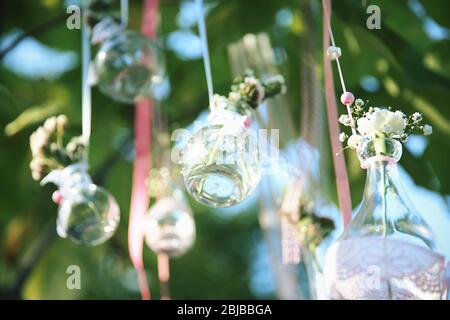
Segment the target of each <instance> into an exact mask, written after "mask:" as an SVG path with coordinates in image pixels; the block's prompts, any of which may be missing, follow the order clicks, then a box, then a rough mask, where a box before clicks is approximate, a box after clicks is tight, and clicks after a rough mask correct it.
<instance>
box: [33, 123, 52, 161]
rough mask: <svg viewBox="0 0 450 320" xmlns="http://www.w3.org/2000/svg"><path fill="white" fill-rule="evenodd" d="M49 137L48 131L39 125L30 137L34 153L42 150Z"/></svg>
mask: <svg viewBox="0 0 450 320" xmlns="http://www.w3.org/2000/svg"><path fill="white" fill-rule="evenodd" d="M48 139H49V136H48V133H47V132H46V131H45V129H44V128H43V127H39V128H38V129H37V130H36V132H34V133H33V134H32V135H31V137H30V148H31V153H32V154H33V155H38V154H40V153H41V152H42V148H43V147H44V146H45V145H46V144H47V142H48Z"/></svg>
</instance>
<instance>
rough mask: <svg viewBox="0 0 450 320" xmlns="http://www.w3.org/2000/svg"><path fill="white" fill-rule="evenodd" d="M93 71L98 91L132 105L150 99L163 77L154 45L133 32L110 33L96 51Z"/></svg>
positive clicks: (162, 66)
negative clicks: (143, 99) (141, 99)
mask: <svg viewBox="0 0 450 320" xmlns="http://www.w3.org/2000/svg"><path fill="white" fill-rule="evenodd" d="M94 70H95V76H96V78H97V82H98V85H99V89H100V91H101V92H102V93H104V94H105V95H107V96H109V97H110V98H112V99H114V100H116V101H119V102H123V103H133V102H134V101H135V99H136V98H142V97H144V98H145V97H151V96H152V95H153V92H154V90H155V88H156V86H157V85H159V84H160V83H161V81H162V78H163V74H164V59H163V56H162V53H161V49H160V48H159V46H158V45H157V43H156V42H155V41H154V40H152V39H149V38H147V37H144V36H143V35H141V34H139V33H137V32H134V31H123V32H118V33H116V34H113V35H112V36H111V37H110V38H108V39H107V40H105V41H104V42H103V43H102V44H101V47H100V49H99V51H98V52H97V55H96V57H95V61H94Z"/></svg>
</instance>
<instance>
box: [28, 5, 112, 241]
mask: <svg viewBox="0 0 450 320" xmlns="http://www.w3.org/2000/svg"><path fill="white" fill-rule="evenodd" d="M87 17H88V15H87V12H86V11H83V28H82V32H81V40H82V41H81V42H82V43H81V44H82V80H81V82H82V90H81V91H82V135H81V136H80V137H74V138H72V139H71V140H70V142H68V143H67V145H66V146H64V131H65V128H66V125H67V118H66V117H65V116H64V115H60V116H58V117H51V118H49V119H47V120H46V121H45V123H44V125H43V126H41V127H39V128H38V129H37V131H36V132H34V133H33V134H32V135H31V138H30V147H31V151H32V155H33V160H32V161H31V164H30V167H31V169H32V175H33V178H34V179H35V180H41V179H42V180H41V185H45V184H47V183H53V184H55V185H56V186H57V187H58V190H57V191H55V192H54V194H53V197H52V198H53V201H54V202H56V203H57V204H58V205H59V208H58V218H57V232H58V234H59V235H60V236H61V237H63V238H69V239H71V240H72V241H73V242H75V243H78V244H82V245H87V246H94V245H98V244H101V243H103V242H105V241H106V240H108V239H109V238H110V237H112V235H113V234H114V233H115V231H116V229H117V227H118V225H119V220H120V209H119V206H118V205H117V202H116V200H115V199H114V197H113V196H112V195H111V194H110V193H108V192H107V191H106V190H105V189H103V188H101V187H99V186H96V185H95V184H93V183H92V179H91V177H90V176H89V174H88V167H89V166H88V151H89V140H90V136H91V108H92V106H91V90H90V85H89V83H88V71H89V62H90V47H89V33H90V30H89V27H88V25H87Z"/></svg>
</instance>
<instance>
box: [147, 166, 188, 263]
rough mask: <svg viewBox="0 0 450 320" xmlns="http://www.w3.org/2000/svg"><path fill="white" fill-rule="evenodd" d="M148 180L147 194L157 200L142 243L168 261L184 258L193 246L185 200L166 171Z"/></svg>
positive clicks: (149, 212)
mask: <svg viewBox="0 0 450 320" xmlns="http://www.w3.org/2000/svg"><path fill="white" fill-rule="evenodd" d="M157 171H159V172H157V176H154V175H153V176H151V178H150V179H151V182H150V183H151V187H150V192H151V193H152V191H156V190H155V187H157V188H158V191H157V192H155V193H153V194H154V195H155V197H156V202H155V204H154V205H153V206H152V207H151V208H150V209H149V211H148V214H147V217H146V221H145V227H144V229H145V240H146V242H147V245H148V246H149V247H150V249H152V251H154V252H155V253H157V254H158V253H164V254H166V255H168V256H169V257H178V256H181V255H183V254H184V253H185V252H186V251H187V250H188V249H189V248H190V247H191V246H192V244H193V243H194V240H195V223H194V219H193V218H192V212H191V210H190V208H189V206H188V205H187V203H186V200H185V199H184V196H183V192H182V191H181V190H180V189H179V188H178V187H176V186H175V184H174V183H173V182H172V181H173V180H172V178H173V177H172V174H171V172H170V170H169V169H168V168H167V167H162V168H161V169H159V170H157Z"/></svg>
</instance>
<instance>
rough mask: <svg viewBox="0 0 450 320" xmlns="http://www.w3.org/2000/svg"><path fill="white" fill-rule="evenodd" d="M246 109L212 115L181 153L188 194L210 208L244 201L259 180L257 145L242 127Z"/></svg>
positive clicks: (247, 114)
mask: <svg viewBox="0 0 450 320" xmlns="http://www.w3.org/2000/svg"><path fill="white" fill-rule="evenodd" d="M251 113H252V111H251V109H250V107H248V109H245V110H240V111H237V110H232V109H225V110H221V111H218V112H217V111H216V112H212V113H211V114H210V115H209V117H208V120H207V124H206V125H205V126H204V127H203V128H201V129H200V130H198V131H197V132H195V133H194V134H193V136H192V137H191V138H190V139H189V140H188V142H187V144H186V146H185V147H184V149H183V150H182V153H181V165H182V167H183V168H182V175H183V179H184V182H185V185H186V188H187V191H188V192H189V194H190V195H191V196H192V197H193V198H194V199H196V200H197V201H198V202H200V203H203V204H205V205H208V206H211V207H222V208H223V207H229V206H232V205H234V204H237V203H239V202H241V201H243V200H244V199H246V198H247V197H248V196H249V195H250V194H251V193H252V191H253V190H254V189H255V187H256V186H257V184H258V182H259V180H260V168H259V163H258V157H259V154H258V146H257V140H256V137H255V136H254V134H253V131H252V130H250V129H249V128H247V127H246V124H245V123H246V119H249V118H250V115H251Z"/></svg>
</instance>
